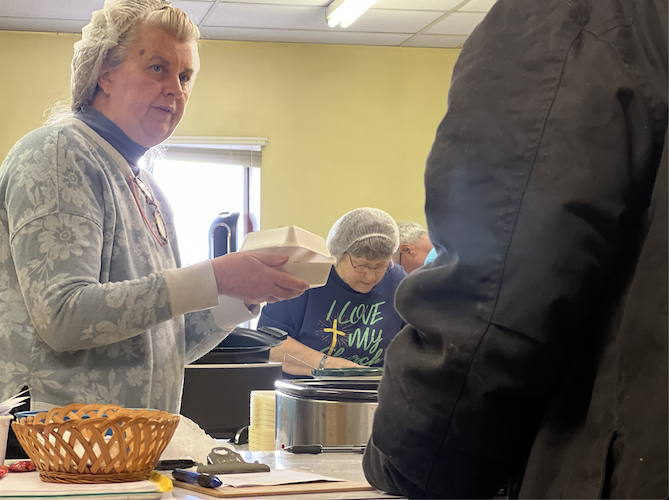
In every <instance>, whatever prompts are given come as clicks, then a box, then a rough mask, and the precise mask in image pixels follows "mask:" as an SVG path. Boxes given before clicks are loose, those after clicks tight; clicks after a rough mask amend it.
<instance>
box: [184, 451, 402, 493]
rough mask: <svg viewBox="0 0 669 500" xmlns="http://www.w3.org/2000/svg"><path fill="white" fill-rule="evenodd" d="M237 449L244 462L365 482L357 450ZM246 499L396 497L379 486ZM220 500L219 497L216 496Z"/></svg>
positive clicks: (188, 491)
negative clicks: (371, 488)
mask: <svg viewBox="0 0 669 500" xmlns="http://www.w3.org/2000/svg"><path fill="white" fill-rule="evenodd" d="M238 453H239V454H240V455H241V456H242V458H243V459H244V460H245V461H246V462H255V461H256V460H257V461H258V462H260V463H263V464H266V465H269V467H270V468H271V469H272V470H274V469H296V470H302V471H305V472H313V473H316V474H322V475H324V476H330V477H335V478H337V479H345V480H347V481H355V482H358V483H365V484H368V483H367V481H366V480H365V476H364V473H363V472H362V454H360V453H321V454H318V455H311V454H297V455H296V454H294V453H289V452H285V451H242V450H238ZM172 496H173V497H174V498H175V499H176V500H210V499H216V497H212V496H210V495H204V494H200V493H196V492H193V491H190V490H185V489H183V488H177V487H175V488H174V489H173V490H172ZM243 498H244V499H245V500H251V499H257V500H288V499H289V498H290V499H292V498H299V499H300V500H326V499H328V500H339V499H358V498H359V499H374V498H377V499H385V500H389V499H398V498H400V497H396V496H393V495H389V494H387V493H383V492H381V491H378V490H369V491H342V492H328V493H307V494H300V495H296V494H290V495H267V496H245V497H243ZM216 500H220V499H216Z"/></svg>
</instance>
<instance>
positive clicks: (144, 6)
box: [0, 0, 308, 413]
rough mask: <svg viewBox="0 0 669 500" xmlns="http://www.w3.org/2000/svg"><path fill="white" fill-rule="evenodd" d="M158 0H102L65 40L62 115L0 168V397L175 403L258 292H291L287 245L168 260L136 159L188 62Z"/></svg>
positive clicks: (183, 93)
mask: <svg viewBox="0 0 669 500" xmlns="http://www.w3.org/2000/svg"><path fill="white" fill-rule="evenodd" d="M198 38H199V32H198V29H197V27H196V26H195V24H193V23H192V22H191V21H190V19H188V17H187V16H186V15H185V14H184V13H183V12H182V11H180V10H179V9H176V8H173V7H171V6H170V4H169V2H167V1H164V0H107V1H106V2H105V4H104V8H103V9H102V10H101V11H97V12H95V13H94V14H93V17H92V20H91V22H90V24H88V26H86V27H85V28H84V29H83V33H82V39H81V41H79V42H77V43H76V44H75V47H74V58H73V61H72V77H71V92H72V103H71V111H70V112H69V116H57V117H55V118H54V119H52V120H51V123H50V124H48V125H46V126H44V127H41V128H39V129H37V130H35V131H33V132H31V133H29V134H28V135H26V136H25V137H23V138H22V139H21V140H20V141H19V142H18V143H17V144H16V145H15V146H14V148H13V149H12V150H11V151H10V153H9V154H8V156H7V158H6V159H5V161H4V163H3V167H2V171H1V172H0V201H1V204H0V276H2V279H1V280H0V311H2V314H0V318H1V319H0V382H1V383H0V400H2V399H3V398H4V397H7V396H9V395H11V394H12V393H14V392H17V391H18V390H19V389H20V388H21V387H22V386H24V385H27V386H28V387H29V388H30V393H31V398H32V406H33V409H45V408H49V407H52V406H61V405H66V404H69V403H73V402H78V403H115V404H120V405H122V406H128V407H150V408H157V409H161V410H166V411H169V412H173V413H178V412H179V407H180V400H181V387H182V381H183V372H184V365H185V364H186V363H189V362H191V361H193V360H195V359H197V358H199V357H200V356H202V355H203V354H205V353H206V352H208V351H209V350H211V349H212V348H213V347H215V346H216V345H217V344H218V343H220V341H221V340H222V339H223V338H224V337H225V336H226V335H227V333H228V332H230V331H231V330H232V329H233V328H234V327H235V325H237V324H238V323H240V322H243V321H246V320H248V319H251V318H252V317H254V316H255V315H256V314H257V312H256V309H257V308H258V306H257V305H255V304H259V303H261V302H265V301H268V302H274V301H277V300H281V299H288V298H294V297H296V296H298V295H300V294H301V293H302V292H303V291H304V290H306V289H307V288H308V284H307V283H306V282H304V281H303V280H299V279H297V278H294V277H292V276H290V275H288V274H286V273H282V272H278V271H277V270H276V269H273V267H276V266H278V265H281V264H283V263H285V262H286V261H287V259H288V258H287V257H285V256H280V257H277V258H275V257H272V256H262V255H252V254H237V253H235V254H230V255H225V256H222V257H218V258H216V259H213V260H210V261H204V262H201V263H199V264H195V265H192V266H188V267H184V268H181V267H180V260H179V251H178V248H177V241H176V237H175V232H174V226H173V219H172V213H171V211H170V208H169V205H168V203H167V201H166V200H165V198H164V196H163V193H162V192H161V191H160V189H159V188H158V186H157V185H156V183H155V181H154V180H153V178H152V177H151V175H150V174H149V173H148V172H146V171H144V170H142V169H140V168H139V167H138V162H139V159H140V158H141V157H142V156H143V155H144V154H145V153H146V152H147V150H148V149H149V148H151V147H153V146H156V145H157V144H160V143H161V142H162V141H164V140H165V139H166V138H167V137H169V136H170V134H172V132H173V130H174V128H175V127H176V126H177V124H178V123H179V121H180V120H181V117H182V116H183V113H184V110H185V108H186V103H187V101H188V97H189V95H190V92H191V90H192V88H193V83H194V81H195V76H196V74H197V72H198V69H199V66H200V62H199V58H198V49H197V43H196V41H197V39H198Z"/></svg>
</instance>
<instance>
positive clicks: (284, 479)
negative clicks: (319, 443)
mask: <svg viewBox="0 0 669 500" xmlns="http://www.w3.org/2000/svg"><path fill="white" fill-rule="evenodd" d="M216 477H217V478H219V479H220V480H221V482H222V483H223V486H234V487H235V488H241V487H249V486H277V485H279V484H296V483H313V482H316V481H330V482H332V481H343V479H336V478H334V477H328V476H323V475H321V474H314V473H311V472H304V471H300V470H293V469H274V470H272V471H270V472H247V473H244V474H217V475H216Z"/></svg>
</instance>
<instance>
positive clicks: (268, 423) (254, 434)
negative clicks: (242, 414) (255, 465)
mask: <svg viewBox="0 0 669 500" xmlns="http://www.w3.org/2000/svg"><path fill="white" fill-rule="evenodd" d="M274 405H275V393H274V391H251V419H250V420H251V423H250V425H249V450H250V451H273V450H274V426H275V424H274V415H275V409H274Z"/></svg>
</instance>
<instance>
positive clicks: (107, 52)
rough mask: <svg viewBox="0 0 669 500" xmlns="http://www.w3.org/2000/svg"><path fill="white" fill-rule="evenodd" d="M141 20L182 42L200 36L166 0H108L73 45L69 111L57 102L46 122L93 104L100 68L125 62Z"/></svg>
mask: <svg viewBox="0 0 669 500" xmlns="http://www.w3.org/2000/svg"><path fill="white" fill-rule="evenodd" d="M142 23H146V24H150V25H152V26H155V27H157V28H159V29H162V30H163V31H165V32H167V33H169V34H170V35H172V36H173V37H175V38H176V39H177V40H179V41H180V42H188V41H191V40H199V38H200V31H199V30H198V28H197V26H196V25H195V23H193V21H191V20H190V19H189V18H188V16H187V15H186V14H185V13H184V12H183V11H182V10H180V9H177V8H176V7H172V6H171V5H170V2H169V1H167V0H106V1H105V4H104V7H103V8H102V10H98V11H95V12H93V16H92V17H91V22H90V23H88V24H87V25H86V26H84V28H83V29H82V31H81V33H82V38H81V40H80V41H78V42H77V43H75V44H74V57H73V58H72V73H71V77H70V93H71V97H72V100H71V104H70V111H69V113H68V112H64V109H63V107H64V106H63V104H62V103H56V104H55V105H54V106H53V108H52V110H51V116H50V117H49V119H48V120H47V123H53V122H56V121H59V120H60V119H62V118H65V116H63V115H70V116H71V115H72V114H74V113H78V112H79V111H81V110H82V109H83V108H84V107H85V106H88V105H90V104H92V103H93V101H94V99H95V94H96V92H97V91H98V84H97V80H98V75H99V74H100V69H101V68H102V67H103V66H106V67H108V68H110V69H115V68H118V67H119V66H121V65H122V64H123V63H124V62H125V58H126V55H127V52H128V49H129V48H130V46H131V45H132V44H133V43H134V41H135V38H136V36H137V32H138V29H139V26H140V25H141V24H142Z"/></svg>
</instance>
